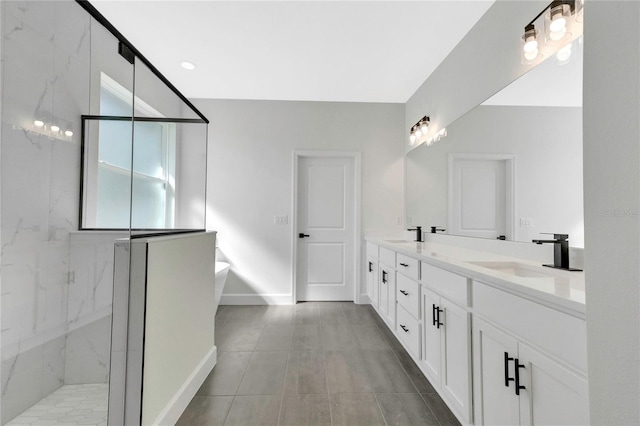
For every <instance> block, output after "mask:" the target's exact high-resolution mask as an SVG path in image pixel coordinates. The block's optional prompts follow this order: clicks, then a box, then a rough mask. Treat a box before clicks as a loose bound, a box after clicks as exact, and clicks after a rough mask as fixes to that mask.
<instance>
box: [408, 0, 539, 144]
mask: <svg viewBox="0 0 640 426" xmlns="http://www.w3.org/2000/svg"><path fill="white" fill-rule="evenodd" d="M548 4H549V2H548V1H546V0H542V1H539V0H535V1H512V0H497V1H496V2H495V3H494V4H493V6H491V8H490V9H489V10H488V11H487V12H486V13H485V14H484V16H483V17H482V18H481V19H480V21H479V22H478V23H477V24H476V25H475V26H474V27H473V28H472V29H471V30H470V31H469V33H467V35H466V36H465V37H464V38H463V39H462V40H461V41H460V43H458V45H457V46H456V47H455V49H454V50H453V51H452V52H451V53H450V54H449V56H447V57H446V58H445V60H444V61H442V63H441V64H440V65H439V66H438V68H436V70H435V71H434V72H433V73H432V74H431V75H430V76H429V78H428V79H427V80H426V81H425V82H424V83H423V84H422V85H421V86H420V88H418V90H417V91H416V93H415V94H414V95H413V96H411V98H410V99H409V100H408V101H407V104H406V109H405V111H406V114H405V128H404V141H405V144H406V145H405V146H406V147H407V149H408V148H409V129H410V128H411V126H412V125H413V124H415V123H416V122H417V121H418V120H419V119H420V118H422V117H423V116H424V115H428V116H429V117H430V119H431V126H430V132H437V131H438V130H440V129H441V128H443V127H446V126H448V125H449V124H451V123H453V122H454V121H455V120H456V119H457V118H458V117H460V116H462V115H463V114H464V113H466V112H467V111H470V110H471V109H472V108H473V107H475V106H476V105H479V104H480V103H482V102H484V101H485V100H487V99H488V98H490V97H491V96H492V95H493V94H495V93H497V92H498V91H499V90H501V89H502V88H503V87H505V86H507V85H508V84H509V83H511V82H512V81H513V80H515V79H516V78H518V77H519V76H520V75H522V74H523V73H524V72H525V71H527V70H528V69H530V68H531V65H524V64H522V63H521V60H520V37H522V33H523V30H524V26H525V25H526V24H528V23H529V21H531V19H532V18H534V17H535V16H536V15H537V14H538V13H540V11H541V10H542V9H543V8H544V7H545V6H547V5H548ZM428 42H431V41H428ZM506 52H514V54H513V55H508V54H506Z"/></svg>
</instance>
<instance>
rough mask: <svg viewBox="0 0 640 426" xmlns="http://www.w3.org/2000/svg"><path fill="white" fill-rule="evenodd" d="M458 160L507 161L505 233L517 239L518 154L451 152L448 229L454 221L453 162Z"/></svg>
mask: <svg viewBox="0 0 640 426" xmlns="http://www.w3.org/2000/svg"><path fill="white" fill-rule="evenodd" d="M458 160H499V161H506V167H505V172H506V173H505V192H506V194H505V195H506V197H505V200H504V201H505V208H506V212H505V227H506V229H505V233H506V237H507V240H509V241H517V235H516V179H515V177H516V156H515V154H463V153H455V154H452V153H450V154H449V182H448V195H447V198H448V200H447V229H452V228H451V224H452V223H453V164H454V163H455V162H456V161H458Z"/></svg>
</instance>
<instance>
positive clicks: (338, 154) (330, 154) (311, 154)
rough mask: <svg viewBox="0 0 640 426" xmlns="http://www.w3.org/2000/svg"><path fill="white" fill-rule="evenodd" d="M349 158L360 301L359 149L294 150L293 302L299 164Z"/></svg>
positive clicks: (293, 294) (295, 297)
mask: <svg viewBox="0 0 640 426" xmlns="http://www.w3.org/2000/svg"><path fill="white" fill-rule="evenodd" d="M321 157H326V158H348V159H350V160H352V161H353V193H354V197H353V203H354V205H353V225H354V226H353V242H354V245H353V246H354V252H353V259H354V261H355V265H354V268H355V271H354V277H353V278H354V283H353V302H354V303H360V287H361V283H360V280H361V271H360V268H361V266H362V259H361V256H360V248H361V241H360V235H361V219H360V218H361V215H360V210H361V205H362V195H361V186H362V173H361V161H362V160H361V158H362V154H361V153H360V152H359V151H293V179H292V181H293V197H292V199H293V201H292V212H293V213H292V215H291V217H292V220H291V247H292V248H293V251H292V253H291V254H292V262H291V304H292V305H295V304H296V303H297V302H298V295H297V287H298V275H297V273H298V270H297V269H298V164H299V162H300V159H301V158H321Z"/></svg>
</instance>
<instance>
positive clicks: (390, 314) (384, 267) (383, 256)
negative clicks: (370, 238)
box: [378, 247, 396, 331]
mask: <svg viewBox="0 0 640 426" xmlns="http://www.w3.org/2000/svg"><path fill="white" fill-rule="evenodd" d="M395 255H396V254H395V252H393V251H391V250H388V249H386V248H384V247H380V262H379V265H378V280H379V304H378V313H379V314H380V316H381V317H382V319H383V320H385V322H386V323H387V324H388V325H389V328H391V330H392V331H395V329H396V270H395V269H394V268H393V266H389V265H395Z"/></svg>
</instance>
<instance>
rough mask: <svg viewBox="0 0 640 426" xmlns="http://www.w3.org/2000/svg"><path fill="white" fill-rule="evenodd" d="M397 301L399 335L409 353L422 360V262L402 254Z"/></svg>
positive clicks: (397, 280)
mask: <svg viewBox="0 0 640 426" xmlns="http://www.w3.org/2000/svg"><path fill="white" fill-rule="evenodd" d="M396 268H397V269H398V273H397V274H396V300H397V318H398V321H397V327H398V328H397V335H398V337H399V338H400V340H401V341H402V342H403V343H404V346H405V347H406V348H407V350H408V351H409V353H411V355H412V356H413V357H414V358H415V359H420V351H421V348H422V324H421V314H420V313H421V311H420V294H421V288H420V287H421V286H420V283H419V282H418V281H417V279H418V277H419V276H420V262H419V261H418V260H416V259H412V258H409V257H407V256H405V255H402V254H400V253H398V254H397V261H396Z"/></svg>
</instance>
